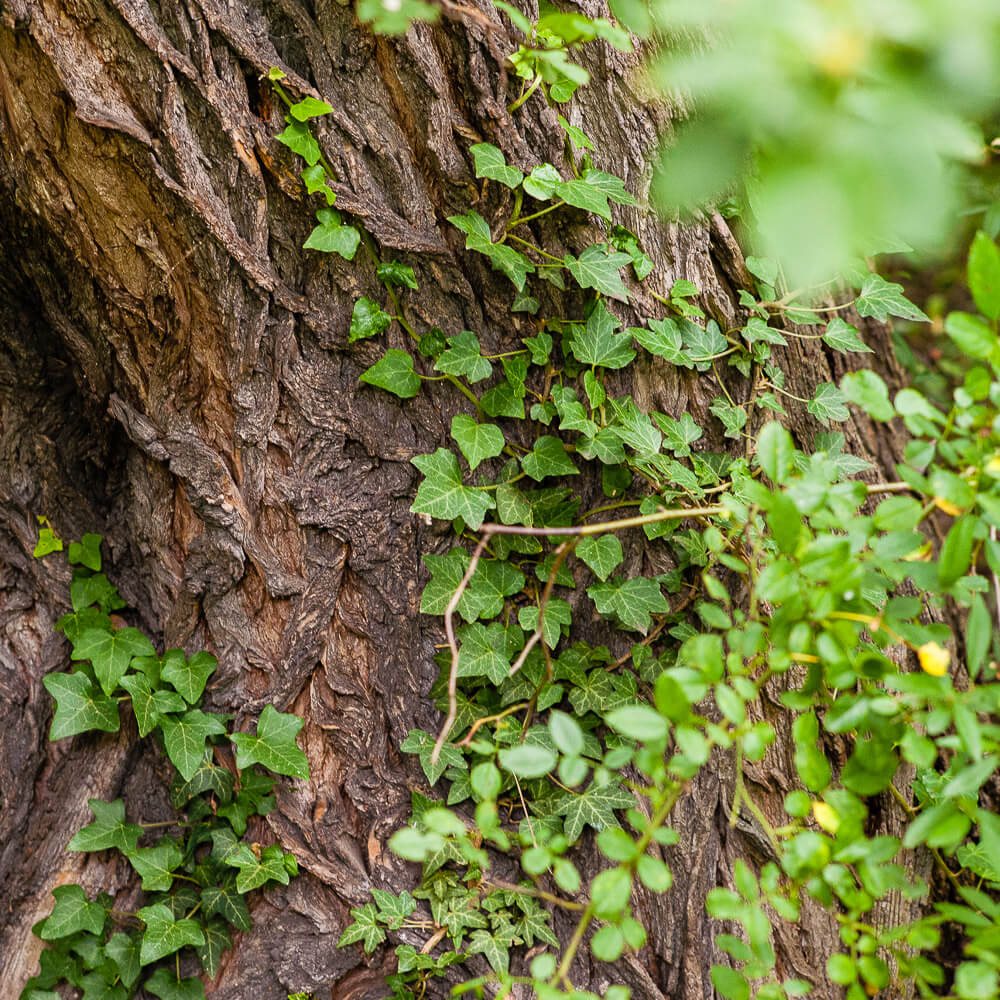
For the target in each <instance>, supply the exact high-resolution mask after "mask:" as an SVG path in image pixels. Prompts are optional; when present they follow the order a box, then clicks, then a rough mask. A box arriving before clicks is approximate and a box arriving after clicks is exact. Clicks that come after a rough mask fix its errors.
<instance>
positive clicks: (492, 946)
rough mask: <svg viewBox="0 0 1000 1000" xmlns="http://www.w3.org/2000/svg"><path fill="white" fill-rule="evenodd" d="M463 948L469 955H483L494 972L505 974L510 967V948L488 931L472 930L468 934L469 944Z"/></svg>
mask: <svg viewBox="0 0 1000 1000" xmlns="http://www.w3.org/2000/svg"><path fill="white" fill-rule="evenodd" d="M465 950H466V953H467V954H469V955H482V956H484V957H485V959H486V961H487V962H489V963H490V967H491V968H492V969H493V971H494V972H499V973H502V974H503V975H506V974H507V972H508V971H509V969H510V950H509V949H508V948H507V947H505V946H504V945H503V944H501V943H500V941H498V940H497V938H496V935H495V934H493V933H491V932H490V931H484V930H475V931H473V932H472V933H471V934H470V935H469V944H468V945H467V947H466V949H465Z"/></svg>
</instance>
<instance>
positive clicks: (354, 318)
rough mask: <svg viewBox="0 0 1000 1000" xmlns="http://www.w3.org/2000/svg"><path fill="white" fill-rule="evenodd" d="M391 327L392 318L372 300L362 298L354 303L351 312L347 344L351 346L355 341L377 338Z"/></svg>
mask: <svg viewBox="0 0 1000 1000" xmlns="http://www.w3.org/2000/svg"><path fill="white" fill-rule="evenodd" d="M390 326H392V317H391V316H390V315H389V314H388V313H387V312H385V310H383V308H382V307H381V306H380V305H379V304H378V303H377V302H374V301H373V300H372V299H369V298H366V297H365V296H362V297H361V298H360V299H358V300H357V302H355V303H354V309H353V310H352V312H351V329H350V332H349V333H348V335H347V342H348V343H349V344H353V343H354V342H355V341H356V340H365V339H367V338H368V337H377V336H378V335H379V334H381V333H385V331H386V330H388V329H389V327H390Z"/></svg>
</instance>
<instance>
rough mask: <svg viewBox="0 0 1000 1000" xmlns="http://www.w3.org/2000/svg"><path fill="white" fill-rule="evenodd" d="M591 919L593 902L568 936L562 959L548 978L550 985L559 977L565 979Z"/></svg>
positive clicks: (554, 983)
mask: <svg viewBox="0 0 1000 1000" xmlns="http://www.w3.org/2000/svg"><path fill="white" fill-rule="evenodd" d="M593 919H594V904H593V903H589V904H588V905H587V908H586V909H585V910H584V911H583V916H582V917H580V922H579V923H578V924H577V925H576V930H575V931H573V936H572V937H571V938H570V940H569V944H568V945H567V946H566V951H565V952H564V953H563V957H562V961H561V962H560V963H559V968H558V969H556V971H555V973H553V976H552V978H551V979H550V980H549V985H550V986H555V985H556V983H558V982H559V980H560V979H565V977H566V973H567V972H568V971H569V967H570V966H571V965H572V964H573V958H574V957H575V955H576V953H577V950H578V949H579V947H580V944H581V943H582V941H583V935H584V934H586V933H587V928H588V927H589V926H590V921H591V920H593Z"/></svg>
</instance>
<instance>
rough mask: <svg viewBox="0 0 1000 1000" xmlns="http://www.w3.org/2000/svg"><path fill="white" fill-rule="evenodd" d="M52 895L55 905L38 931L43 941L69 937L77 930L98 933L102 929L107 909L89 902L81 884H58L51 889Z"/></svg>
mask: <svg viewBox="0 0 1000 1000" xmlns="http://www.w3.org/2000/svg"><path fill="white" fill-rule="evenodd" d="M52 895H53V896H54V897H55V900H56V905H55V906H54V907H53V908H52V912H51V913H50V914H49V915H48V917H46V918H45V920H43V921H42V923H41V925H40V927H39V931H38V936H39V937H40V938H41V939H42V940H43V941H55V940H57V939H58V938H64V937H69V935H70V934H76V932H77V931H89V932H90V933H91V934H100V933H101V932H102V931H103V930H104V921H105V919H106V918H107V915H108V914H107V911H106V910H105V909H104V907H103V906H101V904H100V903H92V902H90V900H88V899H87V894H86V893H85V892H84V891H83V887H82V886H79V885H58V886H56V887H55V888H54V889H53V890H52Z"/></svg>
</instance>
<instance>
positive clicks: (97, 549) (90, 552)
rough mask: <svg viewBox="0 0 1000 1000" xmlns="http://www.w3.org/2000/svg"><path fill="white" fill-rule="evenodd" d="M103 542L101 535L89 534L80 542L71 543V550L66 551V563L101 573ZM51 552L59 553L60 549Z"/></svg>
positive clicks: (60, 546)
mask: <svg viewBox="0 0 1000 1000" xmlns="http://www.w3.org/2000/svg"><path fill="white" fill-rule="evenodd" d="M50 533H51V529H50ZM101 541H102V539H101V536H100V535H95V534H92V533H91V532H88V533H87V534H85V535H84V536H83V537H82V538H81V539H80V541H78V542H70V543H69V549H67V551H66V561H67V562H68V563H69V564H70V566H86V567H87V569H91V570H93V571H94V572H95V573H100V571H101ZM61 548H62V543H61V542H60V544H59V549H61ZM49 551H58V549H50V550H49Z"/></svg>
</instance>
